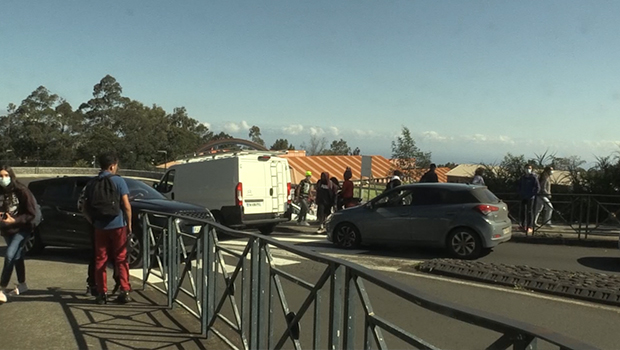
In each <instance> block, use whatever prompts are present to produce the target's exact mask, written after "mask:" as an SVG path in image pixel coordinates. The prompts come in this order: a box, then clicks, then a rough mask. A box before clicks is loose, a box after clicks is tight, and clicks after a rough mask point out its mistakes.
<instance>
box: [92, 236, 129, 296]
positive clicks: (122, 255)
mask: <svg viewBox="0 0 620 350" xmlns="http://www.w3.org/2000/svg"><path fill="white" fill-rule="evenodd" d="M108 251H109V252H110V253H111V254H112V259H113V260H114V269H115V270H116V271H117V272H118V279H119V283H120V285H121V291H124V292H129V291H130V290H131V286H130V285H129V264H128V263H127V227H126V226H125V227H120V228H117V229H112V230H100V229H95V279H96V281H97V291H98V292H99V293H100V294H105V293H107V292H108V284H107V271H106V263H107V262H108Z"/></svg>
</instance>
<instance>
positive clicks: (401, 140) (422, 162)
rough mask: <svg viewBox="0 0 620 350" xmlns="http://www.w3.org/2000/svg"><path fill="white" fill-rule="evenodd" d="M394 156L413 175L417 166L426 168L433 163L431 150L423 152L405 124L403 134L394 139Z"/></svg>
mask: <svg viewBox="0 0 620 350" xmlns="http://www.w3.org/2000/svg"><path fill="white" fill-rule="evenodd" d="M392 158H393V159H395V160H396V165H397V166H398V167H399V168H400V169H402V170H403V171H404V172H405V174H406V175H407V176H411V175H412V173H413V170H414V169H415V168H426V167H428V166H429V165H430V164H431V152H422V151H421V150H420V149H419V148H418V147H417V146H416V144H415V140H414V139H413V137H411V132H410V131H409V128H407V127H405V126H403V128H402V131H401V135H400V136H399V137H398V138H397V139H396V140H395V141H392Z"/></svg>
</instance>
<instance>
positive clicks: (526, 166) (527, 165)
mask: <svg viewBox="0 0 620 350" xmlns="http://www.w3.org/2000/svg"><path fill="white" fill-rule="evenodd" d="M529 167H532V168H533V166H532V164H529V163H528V164H525V166H524V167H523V169H525V168H529Z"/></svg>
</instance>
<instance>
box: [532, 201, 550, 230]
mask: <svg viewBox="0 0 620 350" xmlns="http://www.w3.org/2000/svg"><path fill="white" fill-rule="evenodd" d="M543 209H544V210H545V215H544V216H543V218H542V222H541V223H540V225H551V215H552V214H553V204H551V200H549V197H545V196H538V197H536V209H535V210H534V212H535V213H536V216H535V217H534V220H535V221H538V216H540V213H541V212H542V211H543Z"/></svg>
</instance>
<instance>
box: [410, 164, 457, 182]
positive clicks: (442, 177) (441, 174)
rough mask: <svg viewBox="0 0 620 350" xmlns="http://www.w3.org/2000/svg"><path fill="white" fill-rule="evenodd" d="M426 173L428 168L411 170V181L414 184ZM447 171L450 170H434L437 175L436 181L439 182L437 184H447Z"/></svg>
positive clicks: (446, 168)
mask: <svg viewBox="0 0 620 350" xmlns="http://www.w3.org/2000/svg"><path fill="white" fill-rule="evenodd" d="M427 171H428V168H426V169H415V170H413V171H412V176H413V180H414V181H415V182H418V181H420V178H421V177H422V175H424V173H425V172H427ZM448 171H450V168H448V167H441V168H436V169H435V173H436V174H437V180H439V182H448Z"/></svg>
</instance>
